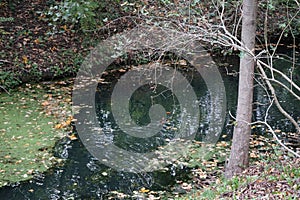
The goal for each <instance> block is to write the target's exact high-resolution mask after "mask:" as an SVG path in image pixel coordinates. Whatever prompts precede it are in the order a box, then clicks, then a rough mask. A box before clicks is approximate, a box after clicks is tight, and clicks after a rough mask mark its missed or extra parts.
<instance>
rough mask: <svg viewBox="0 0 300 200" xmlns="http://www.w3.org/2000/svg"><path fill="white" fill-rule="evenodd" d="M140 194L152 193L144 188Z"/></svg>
mask: <svg viewBox="0 0 300 200" xmlns="http://www.w3.org/2000/svg"><path fill="white" fill-rule="evenodd" d="M140 192H141V193H148V192H150V190H148V189H146V188H144V187H143V188H141V189H140Z"/></svg>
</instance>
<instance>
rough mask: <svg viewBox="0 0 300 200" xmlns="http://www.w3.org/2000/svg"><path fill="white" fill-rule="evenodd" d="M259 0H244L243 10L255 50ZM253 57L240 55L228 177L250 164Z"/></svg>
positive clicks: (248, 42)
mask: <svg viewBox="0 0 300 200" xmlns="http://www.w3.org/2000/svg"><path fill="white" fill-rule="evenodd" d="M256 15H257V0H244V1H243V13H242V17H243V18H242V42H243V44H244V46H245V47H246V48H247V49H249V50H251V52H252V53H253V54H254V47H255V35H256V33H255V32H256ZM254 64H255V60H254V57H253V56H251V55H250V54H248V53H246V52H242V55H241V58H240V73H239V92H238V106H237V117H236V121H237V124H236V126H235V127H234V132H233V141H232V146H231V152H230V157H229V161H228V164H227V166H226V170H225V177H227V178H231V177H232V176H234V175H235V174H237V173H241V172H242V171H243V170H244V168H245V167H247V166H248V165H249V140H250V134H251V126H250V123H251V118H252V101H253V76H254Z"/></svg>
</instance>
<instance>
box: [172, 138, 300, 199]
mask: <svg viewBox="0 0 300 200" xmlns="http://www.w3.org/2000/svg"><path fill="white" fill-rule="evenodd" d="M218 144H219V145H220V143H218ZM218 144H217V145H218ZM219 150H220V151H219V152H218V154H220V155H224V154H225V149H223V150H221V149H219ZM222 152H223V153H222ZM214 154H215V153H214ZM226 154H227V153H226ZM191 155H192V154H191ZM250 157H251V163H250V167H249V168H247V169H246V170H245V171H244V172H243V173H242V174H240V175H238V176H235V177H233V178H232V179H230V180H229V179H226V178H225V177H224V175H223V174H224V168H223V167H224V166H222V165H221V166H219V167H218V166H217V165H216V168H215V169H214V173H211V172H212V171H211V170H209V168H207V169H206V170H205V169H201V167H200V166H198V167H197V166H195V167H196V168H195V169H194V172H196V173H193V178H192V182H191V183H190V185H191V187H190V188H189V189H188V190H187V193H186V194H183V195H175V198H173V199H176V200H189V199H212V200H213V199H263V198H267V199H298V198H299V197H300V159H299V158H295V157H293V156H292V155H291V154H289V153H288V152H286V151H284V150H283V149H282V148H280V147H279V145H278V144H276V143H275V142H273V141H272V139H269V138H266V137H262V136H253V137H252V141H251V150H250ZM202 163H203V162H202ZM202 168H203V166H202ZM197 172H198V173H197ZM199 172H200V173H199ZM199 174H200V175H199ZM206 174H207V175H206Z"/></svg>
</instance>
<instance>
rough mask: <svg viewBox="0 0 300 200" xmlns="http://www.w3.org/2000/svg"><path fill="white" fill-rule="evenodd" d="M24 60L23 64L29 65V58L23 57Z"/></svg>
mask: <svg viewBox="0 0 300 200" xmlns="http://www.w3.org/2000/svg"><path fill="white" fill-rule="evenodd" d="M22 59H23V63H24V64H27V63H28V58H27V56H22Z"/></svg>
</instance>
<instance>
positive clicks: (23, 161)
mask: <svg viewBox="0 0 300 200" xmlns="http://www.w3.org/2000/svg"><path fill="white" fill-rule="evenodd" d="M51 87H52V88H51ZM60 88H61V87H60ZM60 88H59V87H54V86H51V85H48V86H47V87H46V86H42V85H31V84H26V85H24V86H23V87H19V88H16V89H14V90H13V91H11V93H10V94H7V93H2V94H0V137H1V140H0V187H2V186H5V185H9V184H11V183H15V182H20V181H24V180H28V179H30V178H32V177H33V176H34V175H35V174H37V173H41V172H44V171H46V170H47V169H49V168H50V167H52V166H53V165H54V164H55V163H58V162H61V161H62V160H60V159H58V158H56V157H54V156H53V154H52V153H53V152H52V149H53V147H54V145H55V143H56V142H57V141H58V140H59V139H60V138H62V137H63V136H64V135H65V131H66V130H65V129H61V128H60V129H57V128H55V127H56V126H57V124H58V123H59V122H60V120H61V119H59V118H58V117H57V116H55V110H56V113H58V110H60V109H66V106H67V103H64V101H60V102H59V103H56V104H54V103H51V102H50V100H49V96H50V97H51V99H52V102H57V101H56V99H57V98H58V97H59V96H61V97H62V96H63V95H64V96H65V97H66V98H67V97H68V96H66V95H67V94H66V91H63V90H60ZM62 99H65V98H62ZM66 102H67V101H66ZM49 106H53V107H52V108H50V107H49Z"/></svg>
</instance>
